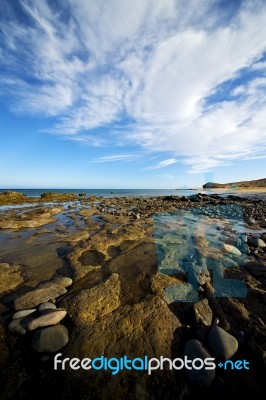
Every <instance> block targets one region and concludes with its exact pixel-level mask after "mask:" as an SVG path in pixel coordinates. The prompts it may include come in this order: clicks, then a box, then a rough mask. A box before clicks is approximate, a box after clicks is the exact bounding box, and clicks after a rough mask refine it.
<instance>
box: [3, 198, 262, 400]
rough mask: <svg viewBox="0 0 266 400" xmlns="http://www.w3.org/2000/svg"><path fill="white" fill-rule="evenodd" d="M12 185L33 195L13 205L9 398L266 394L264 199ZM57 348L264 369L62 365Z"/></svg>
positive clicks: (7, 262)
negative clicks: (99, 194)
mask: <svg viewBox="0 0 266 400" xmlns="http://www.w3.org/2000/svg"><path fill="white" fill-rule="evenodd" d="M0 196H1V195H0ZM6 196H7V197H9V198H6V200H5V199H4V198H3V197H2V198H1V199H0V204H18V203H20V204H21V206H20V207H19V208H16V207H15V208H3V210H0V214H1V215H0V240H1V237H2V241H1V242H0V296H1V306H0V307H1V308H0V311H1V320H0V322H1V324H0V368H1V376H2V377H3V379H2V380H1V390H0V393H1V395H0V398H1V399H5V400H6V399H13V398H16V399H25V398H27V399H36V398H38V397H39V398H43V393H45V396H46V397H47V396H50V395H51V396H53V397H57V398H58V399H61V398H62V399H68V398H69V399H70V398H73V397H75V398H77V399H145V400H146V399H147V400H148V399H161V398H164V399H182V400H185V399H199V398H204V399H212V398H213V397H215V398H223V399H224V397H225V396H227V397H229V398H231V397H232V395H234V396H236V397H237V396H238V395H240V394H242V393H243V392H245V394H246V396H254V397H256V398H257V399H262V398H264V394H265V378H264V376H265V367H266V340H265V339H266V331H265V324H266V308H265V303H266V285H265V284H266V199H265V198H263V197H262V196H261V197H257V198H256V197H254V198H245V197H240V196H233V195H231V196H228V197H226V198H225V197H220V196H219V195H217V194H195V195H192V196H189V197H178V196H167V197H156V198H123V197H120V198H110V199H104V198H89V199H88V198H83V196H79V197H76V196H75V197H71V196H66V195H64V196H66V197H61V196H56V195H55V194H53V195H47V196H44V198H42V199H40V200H36V199H35V200H34V201H32V203H31V201H28V198H23V199H22V198H20V199H18V198H16V196H15V195H14V194H13V195H12V196H13V199H11V197H12V196H11V195H6ZM44 200H45V201H49V202H51V203H49V204H47V205H46V204H43V201H44ZM24 203H28V204H27V207H26V205H25V206H23V204H24ZM30 203H31V204H30ZM29 204H30V205H31V207H28V206H29ZM42 243H45V246H43V247H42ZM9 248H10V251H9V250H8V249H9ZM15 248H19V249H21V250H20V253H19V254H18V253H16V252H15V251H14V249H15ZM51 253H53V254H54V255H53V256H52V255H51ZM33 255H34V256H33ZM52 257H54V258H52ZM51 264H53V265H51ZM189 271H190V272H191V271H192V272H191V275H189V273H190V272H189ZM189 276H190V278H191V279H190V278H188V277H189ZM217 277H219V279H220V280H219V285H218V284H217ZM221 278H224V280H225V281H227V282H230V288H228V285H227V286H224V285H223V284H222V283H223V282H224V281H222V280H221ZM236 281H241V282H242V284H243V285H244V286H243V285H242V286H241V289H242V288H243V287H245V288H246V289H247V292H246V295H245V296H242V297H241V296H239V294H240V292H237V291H234V290H235V287H234V284H233V283H232V282H236ZM220 283H221V284H220ZM169 288H170V289H169ZM171 288H174V289H173V290H172V289H171ZM229 289H230V290H231V292H230V293H231V295H229V294H228V293H229V292H228V290H229ZM237 289H238V290H240V289H239V287H237ZM189 290H190V291H189ZM191 293H192V294H193V296H194V297H195V298H192V297H191V296H192V295H191ZM241 293H242V292H241ZM181 295H182V296H183V297H180V298H179V299H177V298H176V297H175V296H181ZM185 296H187V298H185ZM177 300H178V301H177ZM58 352H61V353H62V354H63V357H68V358H75V357H78V358H80V359H82V358H86V357H89V358H91V359H92V358H94V357H99V356H101V355H104V356H105V357H109V358H111V357H117V358H119V357H123V356H125V355H127V356H128V357H129V358H135V357H145V356H148V357H157V358H160V356H163V357H167V358H170V359H174V358H176V357H181V358H183V357H184V356H185V355H186V356H188V357H190V358H192V359H193V358H200V359H202V358H205V357H215V360H216V363H217V364H218V363H219V362H221V363H224V362H225V361H226V360H233V361H236V360H243V359H246V360H247V361H248V362H249V363H250V366H251V368H250V370H245V369H243V370H226V371H225V370H223V369H221V368H218V367H217V368H216V369H215V370H210V371H208V370H206V371H205V370H204V371H202V370H201V371H197V370H196V369H193V370H184V369H183V370H179V371H178V370H176V371H175V370H168V369H167V368H166V369H164V370H156V371H154V372H153V373H152V374H151V375H148V374H147V372H146V371H126V370H124V371H121V372H120V373H119V374H117V375H111V373H110V371H99V372H97V371H95V372H91V371H84V370H83V371H82V370H70V369H69V368H66V369H65V370H64V371H60V370H58V371H55V370H54V368H53V359H54V355H55V354H56V353H58ZM230 396H231V397H230Z"/></svg>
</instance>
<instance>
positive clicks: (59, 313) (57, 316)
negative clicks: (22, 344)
mask: <svg viewBox="0 0 266 400" xmlns="http://www.w3.org/2000/svg"><path fill="white" fill-rule="evenodd" d="M66 313H67V312H66V310H51V311H50V312H48V313H46V314H44V315H42V316H40V317H38V318H35V319H34V320H32V321H31V322H30V323H29V325H28V330H29V331H33V330H34V329H37V328H41V327H43V326H49V325H55V324H57V323H58V322H60V321H61V320H62V319H63V318H64V317H65V316H66Z"/></svg>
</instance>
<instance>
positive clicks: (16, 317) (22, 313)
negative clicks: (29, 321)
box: [12, 308, 36, 319]
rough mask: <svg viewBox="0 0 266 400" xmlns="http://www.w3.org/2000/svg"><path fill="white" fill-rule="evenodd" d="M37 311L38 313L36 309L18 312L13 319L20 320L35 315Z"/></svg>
mask: <svg viewBox="0 0 266 400" xmlns="http://www.w3.org/2000/svg"><path fill="white" fill-rule="evenodd" d="M35 311H36V308H32V309H30V310H21V311H17V312H15V313H14V314H13V315H12V319H20V318H24V317H27V316H28V315H30V314H33V313H34V312H35Z"/></svg>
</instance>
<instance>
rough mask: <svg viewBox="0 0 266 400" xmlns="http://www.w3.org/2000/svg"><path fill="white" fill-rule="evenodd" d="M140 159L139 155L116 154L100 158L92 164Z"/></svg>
mask: <svg viewBox="0 0 266 400" xmlns="http://www.w3.org/2000/svg"><path fill="white" fill-rule="evenodd" d="M136 158H138V155H137V154H115V155H109V156H103V157H99V158H97V159H96V160H93V161H92V162H113V161H132V160H135V159H136Z"/></svg>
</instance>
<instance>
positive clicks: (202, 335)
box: [195, 326, 210, 343]
mask: <svg viewBox="0 0 266 400" xmlns="http://www.w3.org/2000/svg"><path fill="white" fill-rule="evenodd" d="M209 329H210V327H209V326H204V327H202V328H198V329H197V330H196V332H195V338H196V339H197V340H199V341H200V342H201V343H204V342H205V341H206V339H207V336H208V333H209Z"/></svg>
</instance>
